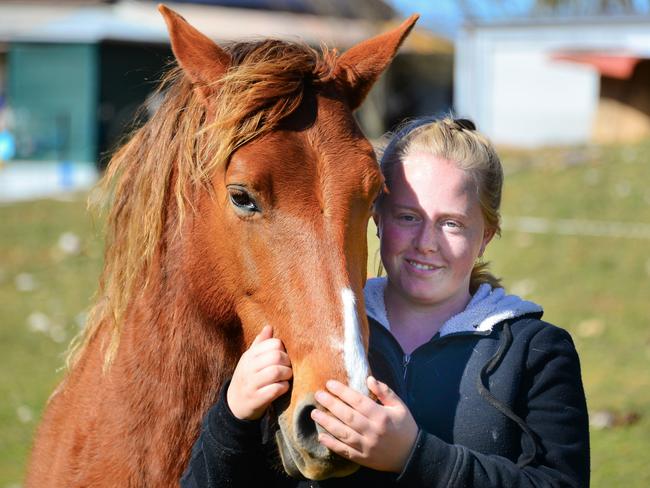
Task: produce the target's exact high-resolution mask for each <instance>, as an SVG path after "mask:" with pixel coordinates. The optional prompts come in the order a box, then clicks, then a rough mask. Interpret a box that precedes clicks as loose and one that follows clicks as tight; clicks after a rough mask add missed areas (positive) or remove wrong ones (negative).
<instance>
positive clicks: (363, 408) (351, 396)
mask: <svg viewBox="0 0 650 488" xmlns="http://www.w3.org/2000/svg"><path fill="white" fill-rule="evenodd" d="M325 386H326V387H327V389H328V390H329V391H330V392H331V393H332V395H334V396H336V397H338V398H340V399H341V400H343V401H344V402H345V403H347V404H348V405H349V406H350V407H352V409H353V410H354V411H356V412H360V413H361V414H363V415H365V416H366V417H370V416H371V415H372V413H373V412H374V410H375V409H376V407H377V404H376V403H375V402H374V401H372V400H371V399H370V398H368V397H367V396H365V395H363V394H361V393H359V392H358V391H356V390H353V389H352V388H350V387H349V386H346V385H344V384H343V383H341V382H339V381H335V380H329V381H328V382H327V383H326V384H325ZM328 408H329V407H328Z"/></svg>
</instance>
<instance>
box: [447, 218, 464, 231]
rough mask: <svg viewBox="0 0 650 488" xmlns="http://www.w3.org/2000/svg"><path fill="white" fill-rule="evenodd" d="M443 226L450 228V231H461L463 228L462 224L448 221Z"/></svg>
mask: <svg viewBox="0 0 650 488" xmlns="http://www.w3.org/2000/svg"><path fill="white" fill-rule="evenodd" d="M443 225H444V226H445V227H449V228H450V229H460V228H461V227H462V225H461V224H460V222H456V221H454V220H446V221H445V222H444V224H443Z"/></svg>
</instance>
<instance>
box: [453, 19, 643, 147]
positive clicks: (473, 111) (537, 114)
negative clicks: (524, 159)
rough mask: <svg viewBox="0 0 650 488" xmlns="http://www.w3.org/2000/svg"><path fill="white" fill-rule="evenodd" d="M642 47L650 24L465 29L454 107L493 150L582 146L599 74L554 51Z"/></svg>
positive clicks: (593, 116)
mask: <svg viewBox="0 0 650 488" xmlns="http://www.w3.org/2000/svg"><path fill="white" fill-rule="evenodd" d="M647 46H650V22H646V23H643V22H639V23H631V22H625V23H623V22H618V23H616V22H613V23H608V24H606V23H600V24H597V23H593V22H592V23H590V24H588V25H587V24H585V25H580V24H578V25H576V24H569V23H563V24H554V25H551V24H542V25H535V24H520V25H503V26H478V27H474V28H465V29H464V30H463V31H462V32H461V34H460V37H459V40H458V42H457V45H456V56H457V57H456V69H455V76H454V83H455V90H454V107H455V109H456V111H457V113H458V114H459V115H463V116H467V117H470V118H472V119H474V120H475V121H476V122H477V125H478V127H479V129H481V130H483V131H484V132H485V133H487V134H488V136H490V137H491V138H492V139H493V140H494V141H495V142H496V143H498V144H506V145H514V146H541V145H554V144H576V143H584V142H587V141H589V140H591V137H592V132H593V126H594V124H595V120H596V117H597V113H598V105H599V91H600V74H599V73H598V72H597V71H596V69H595V68H592V67H591V66H588V65H581V64H576V63H572V62H567V61H560V60H556V59H554V58H553V53H556V52H559V51H566V50H572V49H574V50H588V49H591V50H596V51H602V50H613V51H619V52H620V51H624V50H634V49H636V50H639V49H647Z"/></svg>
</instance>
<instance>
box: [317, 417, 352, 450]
mask: <svg viewBox="0 0 650 488" xmlns="http://www.w3.org/2000/svg"><path fill="white" fill-rule="evenodd" d="M311 418H312V420H314V422H317V423H318V424H319V425H320V426H321V427H323V428H324V429H325V430H326V431H327V432H329V433H330V434H331V435H332V436H333V437H335V438H336V439H338V440H340V441H341V442H343V443H344V444H347V445H348V446H350V447H352V448H353V449H355V450H357V451H361V450H362V449H363V439H362V436H361V435H360V434H359V433H358V432H356V431H355V430H353V429H352V428H351V427H349V426H347V425H345V424H344V423H343V422H341V421H340V420H339V419H337V418H336V417H332V416H331V415H328V414H327V413H325V412H321V411H320V410H318V409H314V410H312V411H311Z"/></svg>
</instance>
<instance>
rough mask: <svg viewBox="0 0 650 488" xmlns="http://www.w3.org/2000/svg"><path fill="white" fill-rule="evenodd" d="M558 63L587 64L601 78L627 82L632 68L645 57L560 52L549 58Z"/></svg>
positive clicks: (594, 52) (590, 52)
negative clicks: (601, 76) (607, 77)
mask: <svg viewBox="0 0 650 488" xmlns="http://www.w3.org/2000/svg"><path fill="white" fill-rule="evenodd" d="M551 57H552V58H553V59H555V60H558V61H572V62H574V63H581V64H588V65H590V66H593V67H594V68H596V70H598V72H599V73H600V74H601V75H603V76H609V77H610V78H618V79H621V80H627V79H629V78H630V77H631V76H632V73H634V68H636V65H637V64H638V63H639V61H641V60H643V59H648V57H647V56H642V55H638V54H632V53H625V52H621V53H611V52H597V51H560V52H556V53H553V55H552V56H551Z"/></svg>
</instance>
